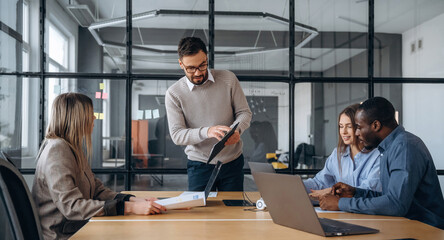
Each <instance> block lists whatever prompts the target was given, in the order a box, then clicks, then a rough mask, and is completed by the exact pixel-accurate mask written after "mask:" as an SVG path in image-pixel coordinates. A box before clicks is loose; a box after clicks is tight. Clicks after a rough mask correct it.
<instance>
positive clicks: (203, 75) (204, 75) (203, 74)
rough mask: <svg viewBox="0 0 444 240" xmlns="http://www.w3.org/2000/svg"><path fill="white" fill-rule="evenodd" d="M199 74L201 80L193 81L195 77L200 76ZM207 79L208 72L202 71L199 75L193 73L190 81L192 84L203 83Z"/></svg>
mask: <svg viewBox="0 0 444 240" xmlns="http://www.w3.org/2000/svg"><path fill="white" fill-rule="evenodd" d="M201 76H202V81H201V82H196V81H194V79H195V78H198V77H201ZM207 79H208V72H205V73H202V75H199V76H194V75H192V76H191V82H192V83H193V84H194V85H202V84H204V83H205V82H206V81H207Z"/></svg>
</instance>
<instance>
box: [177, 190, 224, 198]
mask: <svg viewBox="0 0 444 240" xmlns="http://www.w3.org/2000/svg"><path fill="white" fill-rule="evenodd" d="M193 193H199V192H193V191H185V192H183V193H182V194H180V195H179V196H182V195H188V194H193ZM208 197H217V192H210V194H208Z"/></svg>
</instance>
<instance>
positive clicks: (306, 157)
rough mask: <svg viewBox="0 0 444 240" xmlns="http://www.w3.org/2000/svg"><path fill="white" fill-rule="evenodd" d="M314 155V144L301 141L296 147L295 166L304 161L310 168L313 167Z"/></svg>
mask: <svg viewBox="0 0 444 240" xmlns="http://www.w3.org/2000/svg"><path fill="white" fill-rule="evenodd" d="M314 156H315V148H314V145H311V144H307V143H301V144H299V145H298V146H297V147H296V150H295V153H294V162H293V164H294V165H293V166H294V167H295V168H296V167H297V166H298V163H302V164H305V165H306V166H307V167H308V168H312V167H313V165H314V159H313V157H314Z"/></svg>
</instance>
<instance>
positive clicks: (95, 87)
mask: <svg viewBox="0 0 444 240" xmlns="http://www.w3.org/2000/svg"><path fill="white" fill-rule="evenodd" d="M46 84H47V87H46V89H47V92H46V96H48V97H47V98H46V99H45V106H47V107H46V109H47V111H46V114H45V116H46V119H45V126H46V125H47V123H48V122H49V117H50V116H51V115H50V112H51V108H52V102H53V101H54V99H55V97H57V96H58V95H59V94H61V93H66V92H78V93H82V94H85V95H87V96H88V97H90V98H91V99H92V101H93V107H94V115H95V117H96V120H95V121H94V131H93V135H92V140H93V157H92V161H91V163H90V164H91V167H92V168H123V166H124V165H125V114H124V113H125V86H126V82H125V80H107V79H103V80H102V79H54V78H50V79H46ZM45 129H46V127H45Z"/></svg>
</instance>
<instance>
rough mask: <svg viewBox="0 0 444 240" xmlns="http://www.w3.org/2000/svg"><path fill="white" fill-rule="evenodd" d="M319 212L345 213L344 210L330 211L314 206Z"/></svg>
mask: <svg viewBox="0 0 444 240" xmlns="http://www.w3.org/2000/svg"><path fill="white" fill-rule="evenodd" d="M314 209H315V211H316V212H317V213H345V212H344V211H328V210H322V209H321V208H320V207H315V208H314Z"/></svg>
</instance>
